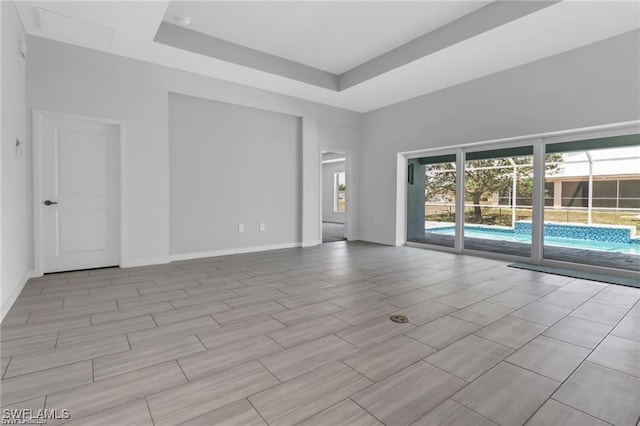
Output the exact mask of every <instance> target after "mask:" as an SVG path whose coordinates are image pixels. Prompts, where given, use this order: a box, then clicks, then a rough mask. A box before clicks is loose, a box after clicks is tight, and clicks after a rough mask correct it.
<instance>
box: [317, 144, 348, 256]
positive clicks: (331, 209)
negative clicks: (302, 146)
mask: <svg viewBox="0 0 640 426" xmlns="http://www.w3.org/2000/svg"><path fill="white" fill-rule="evenodd" d="M346 160H347V158H346V154H345V153H342V152H323V153H322V242H323V243H331V242H336V241H345V240H346V239H347V208H348V207H347V204H348V203H347V200H348V198H347V161H346Z"/></svg>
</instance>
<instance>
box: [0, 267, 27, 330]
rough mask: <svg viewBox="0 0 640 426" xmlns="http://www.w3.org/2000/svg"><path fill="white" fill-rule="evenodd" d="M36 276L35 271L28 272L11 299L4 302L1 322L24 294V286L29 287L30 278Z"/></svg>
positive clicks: (10, 296)
mask: <svg viewBox="0 0 640 426" xmlns="http://www.w3.org/2000/svg"><path fill="white" fill-rule="evenodd" d="M34 276H35V273H34V272H33V271H27V273H26V274H24V276H23V277H22V279H21V280H20V283H19V284H18V286H17V287H16V288H15V289H14V290H13V292H12V293H11V295H9V298H8V299H7V300H5V301H4V303H3V304H2V308H0V309H2V311H1V312H0V322H2V321H3V320H4V317H5V316H6V315H7V314H8V313H9V309H11V307H12V306H13V304H14V303H15V302H16V299H17V298H18V296H20V293H21V292H22V289H24V286H25V285H27V281H29V278H31V277H34Z"/></svg>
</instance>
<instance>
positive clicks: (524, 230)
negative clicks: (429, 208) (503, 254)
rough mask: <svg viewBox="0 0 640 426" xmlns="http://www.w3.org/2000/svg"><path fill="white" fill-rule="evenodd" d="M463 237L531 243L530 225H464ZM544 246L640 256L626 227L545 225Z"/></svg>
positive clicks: (447, 231) (450, 231)
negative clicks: (510, 226) (513, 226)
mask: <svg viewBox="0 0 640 426" xmlns="http://www.w3.org/2000/svg"><path fill="white" fill-rule="evenodd" d="M424 231H425V233H433V234H440V235H454V233H455V227H453V226H443V227H433V228H425V230H424ZM464 236H465V237H470V238H482V239H488V240H497V241H510V242H514V243H523V244H531V223H530V222H516V227H515V228H507V227H491V226H482V225H465V227H464ZM544 244H545V245H550V246H556V247H567V248H576V249H583V250H597V251H609V252H617V253H625V254H635V255H640V239H639V238H633V237H632V233H631V229H630V228H625V227H597V226H585V225H567V224H545V229H544Z"/></svg>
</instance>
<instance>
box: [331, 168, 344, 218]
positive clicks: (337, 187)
mask: <svg viewBox="0 0 640 426" xmlns="http://www.w3.org/2000/svg"><path fill="white" fill-rule="evenodd" d="M333 183H334V184H333V211H334V212H336V213H344V212H345V211H346V204H347V200H346V192H347V182H346V174H345V172H338V173H334V174H333Z"/></svg>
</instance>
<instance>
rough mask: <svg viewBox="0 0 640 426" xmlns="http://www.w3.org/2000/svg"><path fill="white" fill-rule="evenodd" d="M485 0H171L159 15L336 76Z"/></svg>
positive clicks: (475, 7) (471, 8) (457, 16)
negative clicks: (187, 20) (187, 19)
mask: <svg viewBox="0 0 640 426" xmlns="http://www.w3.org/2000/svg"><path fill="white" fill-rule="evenodd" d="M488 3H490V1H429V2H329V1H328V2H255V1H247V2H243V1H241V2H230V1H225V2H203V1H199V2H191V1H179V2H175V1H174V2H171V4H170V5H169V8H168V9H167V13H166V14H165V16H164V20H165V21H166V22H169V23H172V24H175V23H177V18H178V17H180V16H188V17H190V18H191V24H190V25H189V29H192V30H194V31H198V32H201V33H204V34H208V35H210V36H213V37H217V38H221V39H223V40H227V41H230V42H232V43H236V44H239V45H242V46H245V47H249V48H252V49H256V50H259V51H262V52H266V53H270V54H272V55H275V56H279V57H282V58H286V59H289V60H291V61H294V62H299V63H301V64H304V65H308V66H311V67H314V68H318V69H320V70H323V71H326V72H329V73H332V74H342V73H343V72H345V71H348V70H350V69H352V68H354V67H356V66H357V65H360V64H362V63H364V62H366V61H368V60H370V59H373V58H375V57H376V56H379V55H382V54H383V53H387V52H388V51H390V50H392V49H395V48H396V47H398V46H401V45H403V44H405V43H407V42H409V41H411V40H413V39H415V38H417V37H419V36H421V35H423V34H426V33H428V32H431V31H433V30H435V29H436V28H439V27H441V26H443V25H446V24H448V23H449V22H452V21H454V20H456V19H458V18H461V17H463V16H464V15H466V14H468V13H471V12H473V11H475V10H477V9H480V8H481V7H483V6H485V5H487V4H488Z"/></svg>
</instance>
